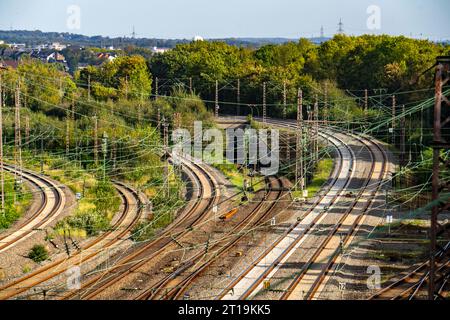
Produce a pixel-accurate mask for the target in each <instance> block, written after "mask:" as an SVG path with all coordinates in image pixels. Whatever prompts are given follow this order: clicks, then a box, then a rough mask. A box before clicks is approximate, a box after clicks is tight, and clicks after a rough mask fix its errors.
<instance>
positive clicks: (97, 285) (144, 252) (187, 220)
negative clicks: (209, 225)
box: [64, 159, 220, 300]
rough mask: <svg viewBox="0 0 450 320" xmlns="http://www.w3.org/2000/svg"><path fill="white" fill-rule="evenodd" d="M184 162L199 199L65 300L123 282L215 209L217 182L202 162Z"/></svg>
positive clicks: (86, 296)
mask: <svg viewBox="0 0 450 320" xmlns="http://www.w3.org/2000/svg"><path fill="white" fill-rule="evenodd" d="M182 163H183V169H184V171H185V172H186V173H187V174H188V175H189V176H190V178H191V181H193V182H194V184H195V185H196V186H195V187H194V188H193V189H194V191H196V192H197V194H196V195H194V198H196V200H195V201H191V202H189V207H187V208H186V209H185V210H184V211H183V213H182V214H181V215H179V216H178V217H177V218H176V219H175V221H174V222H173V223H172V224H171V225H170V226H169V227H168V228H166V229H165V230H164V232H163V233H162V234H161V235H159V236H158V237H157V238H156V239H154V240H152V241H150V242H147V243H143V244H142V246H141V247H140V248H139V249H137V250H135V251H134V252H132V253H131V254H129V255H126V256H125V257H123V258H122V259H120V260H119V261H117V262H116V263H115V265H114V266H112V267H111V268H109V269H108V270H107V272H104V273H102V274H100V275H97V276H95V277H92V278H90V279H87V281H85V282H84V283H83V284H82V288H81V289H80V290H75V291H72V292H68V293H67V294H66V295H65V296H64V299H83V300H90V299H95V298H96V297H97V296H98V295H99V294H101V293H102V292H103V291H104V290H105V289H107V288H109V287H111V286H113V285H114V284H117V283H118V282H120V281H123V280H124V279H125V278H126V277H127V276H129V275H132V274H133V272H134V271H136V270H138V269H139V268H140V267H142V266H144V265H145V264H146V263H147V262H149V261H151V260H152V259H154V258H156V257H158V256H159V255H161V254H162V253H163V252H164V251H167V250H170V248H172V249H173V248H176V243H175V240H177V241H178V239H181V238H182V237H183V236H185V235H187V234H188V233H190V232H191V231H192V229H193V227H194V226H196V225H197V224H198V223H199V222H201V221H202V219H203V218H204V217H205V216H206V215H207V214H208V213H209V212H210V211H211V210H212V208H213V206H214V205H216V204H217V203H218V201H219V198H220V190H219V186H218V183H217V181H216V180H215V179H214V178H213V177H212V175H211V174H210V173H209V172H208V171H207V170H205V169H204V168H203V167H202V166H201V165H197V164H195V163H194V162H192V161H191V160H188V159H182Z"/></svg>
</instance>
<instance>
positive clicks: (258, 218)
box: [137, 177, 283, 300]
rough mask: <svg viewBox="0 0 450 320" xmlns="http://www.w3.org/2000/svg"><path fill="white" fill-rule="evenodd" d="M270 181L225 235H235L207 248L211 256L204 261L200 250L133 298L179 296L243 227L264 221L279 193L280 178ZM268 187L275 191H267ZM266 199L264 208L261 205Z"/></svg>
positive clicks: (238, 237) (239, 236)
mask: <svg viewBox="0 0 450 320" xmlns="http://www.w3.org/2000/svg"><path fill="white" fill-rule="evenodd" d="M270 180H271V182H270V186H271V187H269V192H267V193H266V195H265V196H264V198H263V199H262V200H261V201H260V202H259V203H258V205H257V206H256V207H255V208H254V209H253V210H252V212H251V213H250V214H248V215H247V216H246V217H245V218H244V219H243V220H242V221H240V222H239V223H238V224H237V225H236V226H234V227H233V229H232V230H231V231H229V232H228V234H234V235H236V237H235V238H233V239H232V240H231V241H229V242H228V243H226V244H225V245H222V246H221V245H220V242H218V243H216V244H214V245H211V247H210V248H209V255H210V256H211V258H210V259H207V260H206V261H202V260H203V259H204V256H205V255H204V253H203V252H200V253H198V254H196V255H194V256H193V257H192V258H191V259H189V261H187V262H186V264H185V265H184V266H183V267H182V268H180V269H178V270H176V271H175V272H174V273H173V274H171V275H168V276H167V277H165V278H164V279H162V280H161V281H160V282H159V283H158V284H157V285H156V286H153V287H152V288H149V289H148V290H146V291H145V292H143V293H142V294H140V295H139V296H138V297H137V300H150V299H152V300H156V299H165V300H168V299H180V298H181V297H182V296H183V294H184V293H185V292H186V291H187V290H188V289H189V287H190V286H192V284H193V283H194V281H195V280H196V279H197V278H199V277H200V276H201V274H202V273H204V272H205V271H206V270H207V269H208V267H209V266H210V265H211V264H212V263H213V262H215V261H217V259H219V258H220V257H222V256H223V255H224V254H225V253H227V252H229V251H230V250H231V249H232V248H233V247H234V246H235V245H236V244H237V243H238V242H239V241H240V240H241V239H242V238H243V237H244V236H245V235H246V232H245V230H246V228H248V227H252V228H254V227H259V226H261V225H263V224H264V223H266V222H267V221H268V217H269V216H270V214H271V213H272V212H273V210H274V208H275V206H276V204H277V203H278V201H279V200H280V199H281V198H282V196H283V182H282V180H281V179H279V178H275V177H272V178H270ZM272 189H273V190H276V191H271V190H272ZM270 198H272V199H270ZM266 202H270V205H269V207H268V208H267V209H265V208H264V204H265V203H266ZM261 212H262V214H261Z"/></svg>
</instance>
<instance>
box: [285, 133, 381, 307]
mask: <svg viewBox="0 0 450 320" xmlns="http://www.w3.org/2000/svg"><path fill="white" fill-rule="evenodd" d="M353 138H354V139H356V140H358V141H360V142H361V143H362V144H364V145H365V146H366V147H367V149H368V150H370V153H371V154H372V163H371V168H370V173H369V175H368V177H367V178H366V180H365V182H364V186H363V188H361V189H360V191H359V192H358V194H357V196H356V198H355V199H354V201H353V203H352V204H351V205H350V207H349V208H348V209H347V210H345V212H344V213H343V215H342V217H341V219H340V220H339V222H338V223H337V224H336V225H335V226H334V228H333V229H332V230H331V232H330V233H329V234H328V235H327V236H326V237H325V239H323V241H322V242H321V243H320V245H319V248H318V250H317V251H316V253H315V254H314V255H313V256H312V257H311V258H310V259H309V260H308V261H307V263H306V267H305V268H304V269H303V270H302V271H301V272H300V273H298V274H297V275H296V276H295V278H294V281H292V282H291V284H290V285H289V287H288V289H287V291H286V292H285V293H284V294H283V296H282V297H281V299H283V300H286V299H289V300H299V299H308V300H310V299H314V298H316V294H317V293H318V292H320V291H321V290H320V287H321V285H322V284H325V283H326V281H325V278H326V277H327V275H328V273H329V271H330V270H331V269H332V266H333V265H334V263H335V261H336V259H337V258H338V256H340V255H341V253H342V251H343V249H344V248H345V247H346V246H347V245H349V244H350V243H351V241H350V240H351V239H352V237H353V236H354V234H355V231H356V230H357V228H358V227H359V226H360V224H361V222H362V218H363V217H364V216H365V214H366V212H367V211H368V210H369V208H370V206H371V204H372V200H374V199H375V197H376V195H377V192H378V191H379V190H380V188H381V186H382V184H383V181H384V180H385V178H386V175H387V170H386V168H387V161H388V160H387V155H386V153H385V151H384V149H383V148H382V147H380V146H379V145H378V144H377V143H373V142H372V141H370V140H365V139H361V138H358V137H356V136H353Z"/></svg>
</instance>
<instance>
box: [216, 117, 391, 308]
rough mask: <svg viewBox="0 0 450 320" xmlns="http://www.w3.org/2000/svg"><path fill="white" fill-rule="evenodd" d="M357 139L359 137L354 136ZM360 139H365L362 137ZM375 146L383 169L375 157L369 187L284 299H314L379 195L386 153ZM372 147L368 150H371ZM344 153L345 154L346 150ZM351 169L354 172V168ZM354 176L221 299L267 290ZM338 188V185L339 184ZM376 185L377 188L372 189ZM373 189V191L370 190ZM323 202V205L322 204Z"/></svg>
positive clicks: (360, 193)
mask: <svg viewBox="0 0 450 320" xmlns="http://www.w3.org/2000/svg"><path fill="white" fill-rule="evenodd" d="M269 123H272V124H282V125H283V126H286V125H288V126H292V125H291V124H289V123H286V122H280V121H271V120H269ZM322 136H325V137H326V138H328V139H329V140H330V141H331V142H332V143H333V144H334V145H335V146H336V145H337V143H336V137H337V135H336V134H332V136H331V135H330V134H328V133H324V132H322ZM353 139H359V138H357V137H353ZM333 140H334V141H333ZM359 140H361V142H363V141H362V139H359ZM368 144H370V142H369V143H367V142H366V143H365V145H366V147H368ZM341 145H343V146H345V143H343V142H342V141H341ZM371 148H372V149H373V148H377V150H378V151H377V153H378V155H379V154H380V153H381V155H382V161H381V166H382V167H381V169H380V168H378V167H377V169H378V170H377V169H376V168H375V167H376V166H379V164H378V165H377V164H376V163H377V161H375V159H373V161H371V162H372V167H371V169H370V174H369V176H368V178H367V179H366V182H365V187H364V188H363V189H362V190H361V191H360V192H359V193H358V195H357V196H356V197H355V200H354V201H353V203H352V204H351V205H350V206H349V208H348V209H347V210H345V212H344V213H343V215H342V217H341V218H340V219H339V221H338V222H337V223H335V224H334V226H333V228H332V230H331V231H330V232H329V234H328V235H327V236H326V237H325V239H323V240H322V242H321V243H320V244H319V246H318V249H317V250H316V249H314V250H315V253H314V254H313V255H312V257H310V258H309V259H308V261H306V262H305V264H304V267H303V268H302V270H301V272H300V273H298V274H297V275H296V276H295V277H294V278H293V279H292V281H291V283H290V285H289V286H288V288H287V290H284V294H283V295H282V296H281V299H300V298H302V299H312V298H313V297H314V295H315V293H316V292H317V290H318V288H319V287H320V285H321V284H322V283H323V280H324V279H325V277H326V276H327V274H328V271H329V270H330V268H331V266H332V265H333V263H334V261H335V259H336V258H337V257H338V256H339V253H340V250H339V249H340V248H341V246H345V244H346V243H348V241H349V239H351V237H352V234H353V231H354V230H356V229H357V228H358V225H359V222H360V220H361V218H362V216H363V213H364V212H365V211H366V210H367V208H368V207H369V205H370V203H371V201H370V197H374V196H375V194H376V190H377V188H378V187H379V186H380V185H381V181H382V180H383V177H384V174H385V163H386V155H385V154H384V152H383V150H382V149H381V148H379V146H375V145H373V146H372V147H371ZM371 148H368V149H370V150H371ZM337 150H338V151H339V148H337ZM347 150H348V151H347V153H349V154H353V151H352V150H351V148H347ZM340 154H341V157H342V150H341V152H340ZM374 157H375V156H374V155H372V158H374ZM353 158H354V154H353ZM353 165H354V162H353ZM347 167H348V165H347ZM351 171H352V172H353V171H354V170H351ZM344 172H345V171H342V169H341V173H344ZM374 172H377V173H378V174H379V177H378V179H377V178H374V177H373V174H374ZM351 176H352V174H350V175H348V174H347V175H345V174H344V177H342V176H341V177H340V180H341V181H345V183H341V184H340V186H339V187H338V188H337V190H334V192H333V193H332V195H333V197H332V198H331V199H330V198H326V197H327V196H328V197H329V196H330V190H327V192H326V194H325V195H324V196H322V197H321V198H320V199H319V201H318V202H317V203H316V204H315V205H313V207H312V208H311V209H310V210H309V212H308V214H307V216H306V217H307V218H306V219H304V220H303V221H302V223H298V224H297V225H294V226H293V227H291V229H290V230H289V231H288V232H287V233H286V234H285V235H284V236H283V237H281V238H280V240H278V241H277V242H275V243H274V244H273V245H272V246H271V248H269V249H268V250H267V251H266V252H265V253H263V254H262V255H261V257H260V258H259V259H258V260H257V261H255V263H254V264H253V265H252V266H251V267H250V268H249V269H247V270H245V271H244V272H243V273H242V274H241V275H240V276H239V277H238V278H237V279H235V281H233V282H232V284H231V285H230V286H228V287H227V288H226V289H225V290H224V291H223V293H222V294H221V295H220V296H219V298H220V299H224V300H234V299H248V298H252V297H254V296H255V295H256V294H257V293H259V292H261V291H262V290H263V283H264V282H265V281H267V280H270V279H271V278H272V277H273V276H274V275H275V274H276V273H277V272H278V270H280V269H281V268H287V266H285V264H286V263H287V261H288V259H289V257H290V256H291V255H293V254H294V253H295V252H296V250H298V249H299V248H300V247H301V245H302V243H303V242H304V241H305V239H306V238H307V237H308V235H309V234H311V232H312V231H314V230H315V229H316V226H320V223H321V220H322V219H325V218H326V214H324V213H323V212H321V211H322V210H323V208H324V206H323V205H324V204H326V207H328V208H330V207H333V203H335V202H336V201H337V200H338V199H339V198H340V194H342V192H343V191H344V190H345V188H346V186H347V185H348V183H349V181H350V180H351ZM334 187H335V188H336V186H334ZM374 187H375V190H372V189H374ZM369 189H370V190H371V191H370V192H367V191H368V190H369ZM331 190H333V189H331ZM363 197H364V198H367V197H369V200H368V201H362V198H363ZM360 200H361V201H360ZM321 204H322V206H320V205H321ZM327 211H328V210H327ZM356 211H359V212H360V214H355V212H356ZM314 213H315V214H314ZM308 217H310V218H309V219H308ZM322 221H325V220H322ZM305 222H306V223H305ZM305 224H306V225H305ZM342 234H344V235H345V236H344V238H342ZM336 246H337V247H336ZM325 258H326V259H325ZM262 261H263V262H262ZM319 261H320V263H319ZM306 279H307V280H308V281H306V282H307V283H308V287H307V289H306V291H305V287H304V286H303V284H304V282H305V280H306ZM302 280H303V281H302ZM300 283H301V286H300ZM300 288H301V289H300ZM299 289H300V291H299ZM298 292H300V293H301V296H299V295H298ZM305 292H306V294H305Z"/></svg>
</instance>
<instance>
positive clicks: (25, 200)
mask: <svg viewBox="0 0 450 320" xmlns="http://www.w3.org/2000/svg"><path fill="white" fill-rule="evenodd" d="M4 193H5V210H4V212H0V231H1V230H3V229H8V228H9V227H10V226H11V225H12V224H13V223H14V222H15V221H17V219H19V218H20V217H21V216H22V214H24V213H25V211H26V210H27V208H28V206H29V204H30V202H31V199H32V194H31V193H30V192H29V190H28V188H27V187H26V186H25V185H22V186H21V191H20V192H18V190H15V189H14V178H13V176H12V175H10V174H5V184H4ZM14 200H15V201H14Z"/></svg>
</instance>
